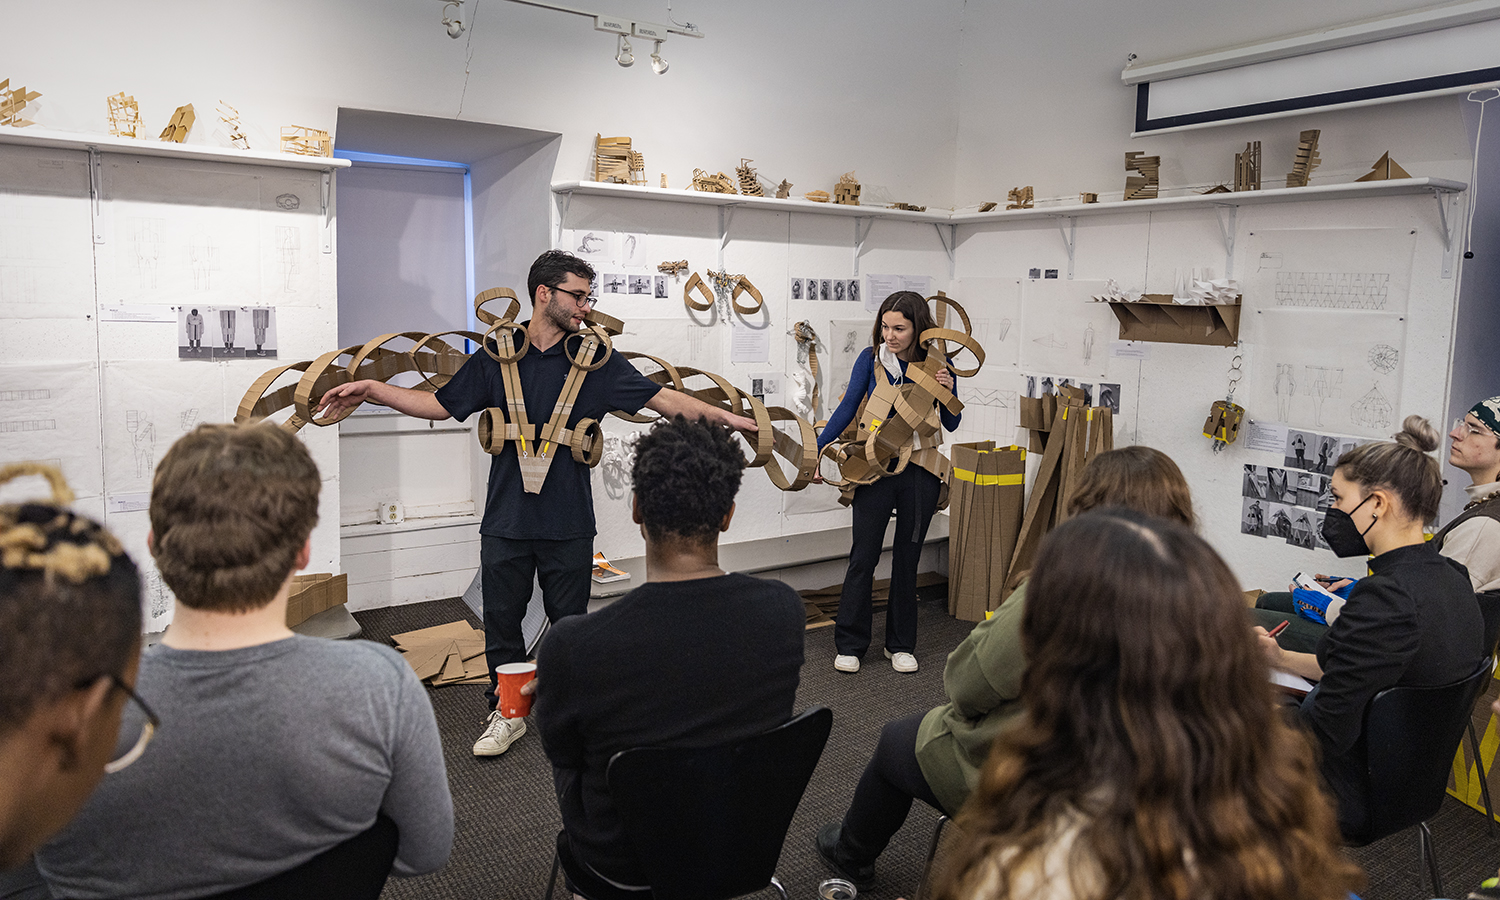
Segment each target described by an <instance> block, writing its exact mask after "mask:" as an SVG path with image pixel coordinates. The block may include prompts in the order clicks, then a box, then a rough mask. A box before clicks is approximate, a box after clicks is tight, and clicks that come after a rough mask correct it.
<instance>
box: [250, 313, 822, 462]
mask: <svg viewBox="0 0 1500 900" xmlns="http://www.w3.org/2000/svg"><path fill="white" fill-rule="evenodd" d="M498 301H505V302H506V308H505V311H504V313H503V314H496V313H495V312H494V311H493V310H491V309H490V308H488V307H489V305H490V304H491V303H496V302H498ZM519 310H520V301H519V300H518V299H517V298H516V295H515V293H514V292H513V291H510V290H509V289H507V288H491V289H490V290H487V291H484V292H482V293H480V294H479V295H478V296H476V297H475V298H474V313H475V316H476V318H478V319H479V320H480V321H481V322H483V323H484V324H485V325H486V326H488V331H486V332H485V333H484V334H478V333H475V332H472V331H450V332H440V333H436V334H423V333H421V332H398V333H392V334H384V335H380V336H378V337H376V338H373V339H372V340H370V341H368V342H367V343H365V344H363V345H359V346H350V347H344V348H342V349H339V350H331V351H329V352H328V353H325V354H323V355H322V356H319V357H318V358H317V359H315V360H304V361H301V362H296V363H291V364H288V365H284V366H278V367H276V368H274V369H270V370H268V371H267V372H265V373H264V374H263V375H261V377H260V378H258V379H256V381H255V383H254V384H253V385H251V387H250V389H249V390H247V391H246V392H245V395H244V397H243V398H242V399H241V401H240V404H239V408H238V409H237V411H236V413H235V421H236V422H245V421H250V420H253V419H263V418H270V419H275V420H277V421H278V422H279V424H280V426H281V427H282V428H283V429H285V430H287V431H289V432H293V433H295V432H297V431H298V430H300V429H301V428H302V427H303V426H305V425H307V424H308V423H309V422H310V423H312V424H314V425H318V426H327V425H333V424H335V423H337V422H339V421H341V420H342V419H344V418H345V417H347V416H348V414H349V412H352V410H346V411H344V412H343V413H341V414H338V415H333V416H324V417H323V418H314V416H313V410H314V409H316V407H317V404H318V401H319V400H320V399H321V398H322V396H323V394H324V393H325V392H327V391H328V390H330V389H331V388H333V387H336V386H338V385H341V384H346V383H348V382H350V381H358V380H362V379H373V380H377V381H390V380H391V379H393V378H396V377H397V376H401V375H404V374H405V373H414V374H415V375H416V377H417V378H418V379H419V381H418V383H416V384H414V385H413V387H415V388H416V389H418V390H426V391H436V390H437V389H438V388H439V387H441V386H442V385H444V384H446V383H447V381H448V379H449V378H451V377H453V375H454V374H455V373H456V372H457V371H458V370H459V368H460V367H461V366H462V365H463V364H464V362H465V361H466V360H467V359H468V356H469V354H468V353H466V352H465V351H464V350H463V349H461V344H460V343H459V341H460V340H461V339H465V340H468V341H472V342H474V343H475V344H477V345H478V346H481V347H483V348H484V349H485V352H487V353H490V355H491V356H492V357H494V358H496V360H497V361H500V362H502V364H503V363H504V360H503V359H501V358H500V354H501V350H500V348H499V346H498V338H499V336H501V335H515V336H516V338H517V339H518V340H519V339H520V336H521V335H525V329H524V328H523V326H521V325H520V324H518V323H516V322H515V315H516V313H517V312H519ZM587 325H588V328H587V329H586V330H585V331H583V332H579V333H576V334H574V335H570V336H569V337H567V338H566V339H565V340H566V341H567V342H568V344H569V347H568V348H567V349H568V352H569V357H570V358H571V359H573V361H574V364H575V366H576V367H577V368H578V369H584V368H585V367H588V368H598V367H599V366H602V365H603V364H604V361H605V360H607V359H608V358H609V354H611V353H613V352H615V351H614V345H613V337H615V336H618V335H619V334H620V333H621V332H622V330H623V328H624V323H623V322H621V321H619V320H618V319H614V318H612V317H610V316H607V315H605V314H603V313H600V312H599V311H598V310H591V311H590V312H589V314H588V317H587ZM575 339H576V340H577V341H578V342H579V343H578V345H577V346H574V345H573V342H574V341H575ZM506 343H507V344H508V345H509V346H508V347H507V348H506V350H505V351H504V353H505V354H510V355H514V357H515V359H514V360H512V361H513V362H514V361H516V360H519V358H520V354H524V352H525V346H526V345H525V343H522V344H520V345H519V346H520V349H516V347H517V346H518V345H516V344H514V343H512V342H511V340H510V339H509V338H507V339H506ZM585 345H591V346H585ZM601 354H602V355H601ZM624 356H625V358H626V359H644V360H646V361H647V362H648V363H651V364H652V365H654V366H655V367H656V371H654V372H648V373H646V377H647V378H648V379H650V380H652V381H654V382H656V383H657V384H660V385H663V386H666V387H671V388H673V389H675V390H679V391H683V392H684V393H687V394H690V395H692V396H694V397H696V398H698V399H699V400H702V401H704V402H706V403H710V404H713V405H716V406H718V407H720V408H721V409H725V410H728V411H730V412H733V413H734V414H736V415H740V416H745V417H747V418H750V419H753V420H755V423H756V427H757V429H758V432H757V434H756V437H755V440H754V443H753V444H752V446H751V450H752V455H751V458H750V460H749V461H748V463H747V465H748V466H750V467H752V468H755V467H764V468H765V470H766V474H767V476H768V477H769V478H770V479H771V482H772V483H773V484H775V485H776V486H777V487H778V488H781V489H782V490H786V491H796V490H801V489H802V488H803V487H805V486H807V484H809V483H810V482H811V480H812V477H813V474H814V473H815V472H816V470H817V438H816V435H815V434H814V432H813V427H812V424H811V423H809V422H808V421H807V420H805V419H802V418H800V417H798V416H797V415H795V414H794V413H792V412H791V411H790V410H787V409H785V408H783V407H779V406H775V407H767V406H766V405H765V404H763V403H761V402H760V401H759V400H757V399H756V398H755V397H753V396H751V395H749V394H747V393H745V392H743V391H741V390H739V389H737V388H735V387H734V386H733V385H731V384H730V383H729V382H728V381H727V380H725V379H724V378H722V377H720V376H718V375H715V374H713V373H712V372H705V371H702V370H700V369H694V368H688V367H680V368H679V367H675V366H673V365H671V364H670V363H667V362H666V361H664V360H662V359H659V358H657V357H654V356H648V355H646V354H643V353H628V352H627V353H624ZM705 381H706V382H708V383H707V384H704V382H705ZM480 415H481V416H482V418H481V421H480V427H479V429H477V430H478V432H479V436H480V441H481V444H482V445H484V447H485V450H486V451H488V452H490V453H499V452H501V450H503V448H504V444H505V443H506V442H507V441H517V442H519V439H520V436H521V435H522V434H523V433H525V434H526V440H527V441H528V442H532V443H534V442H535V440H536V436H537V435H536V433H535V427H534V426H529V425H528V424H527V423H524V422H520V421H510V420H509V419H508V418H507V409H505V408H499V407H496V408H491V409H488V410H485V411H484V412H482V413H481V414H480ZM612 415H614V416H617V417H619V418H621V419H625V420H626V421H629V422H649V421H652V420H653V419H654V418H655V416H654V415H630V414H626V413H623V412H620V411H616V412H614V413H612ZM527 428H530V429H532V430H531V432H530V433H527V432H526V431H525V430H526V429H527ZM554 432H555V433H554V435H553V436H554V438H555V439H556V442H557V445H558V446H557V447H556V448H550V447H549V448H546V449H545V450H542V451H541V452H542V453H548V452H552V451H553V450H554V449H555V450H556V451H559V452H560V451H562V450H564V449H565V450H567V451H568V452H570V453H572V454H573V457H574V459H576V460H578V461H579V462H584V463H586V464H587V465H589V466H594V465H597V464H598V463H599V460H600V459H601V457H602V456H603V443H604V435H603V432H602V431H601V430H600V429H599V426H598V423H596V422H590V423H584V422H580V423H578V427H577V428H574V429H561V428H558V429H554ZM564 432H566V434H564ZM497 438H498V439H497ZM528 452H536V450H535V449H533V450H531V451H528ZM774 456H780V457H782V458H783V459H785V460H787V461H788V462H789V463H790V465H791V469H790V470H785V469H783V468H782V465H781V464H780V463H774V462H773V459H772V458H773V457H774ZM789 472H790V474H788V473H789Z"/></svg>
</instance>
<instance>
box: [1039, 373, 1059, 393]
mask: <svg viewBox="0 0 1500 900" xmlns="http://www.w3.org/2000/svg"><path fill="white" fill-rule="evenodd" d="M1055 393H1057V385H1056V383H1054V382H1053V380H1052V376H1051V375H1043V376H1042V396H1043V397H1045V396H1047V395H1048V394H1055Z"/></svg>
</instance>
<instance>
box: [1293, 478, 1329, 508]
mask: <svg viewBox="0 0 1500 900" xmlns="http://www.w3.org/2000/svg"><path fill="white" fill-rule="evenodd" d="M1327 480H1328V479H1327V478H1326V477H1325V476H1323V475H1314V474H1313V473H1311V472H1298V473H1297V505H1298V506H1306V507H1308V508H1309V509H1311V508H1313V507H1315V506H1317V505H1318V495H1320V494H1322V493H1323V482H1324V481H1327Z"/></svg>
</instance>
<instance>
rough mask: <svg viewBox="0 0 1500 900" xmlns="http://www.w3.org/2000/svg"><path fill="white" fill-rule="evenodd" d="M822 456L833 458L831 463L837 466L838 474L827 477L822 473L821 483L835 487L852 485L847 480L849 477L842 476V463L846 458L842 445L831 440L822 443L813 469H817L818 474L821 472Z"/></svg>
mask: <svg viewBox="0 0 1500 900" xmlns="http://www.w3.org/2000/svg"><path fill="white" fill-rule="evenodd" d="M814 446H816V445H814ZM824 457H827V458H828V459H831V460H833V464H834V465H835V466H837V467H838V470H839V475H838V477H837V478H829V477H828V476H827V475H824V476H823V483H824V484H831V485H833V486H834V487H836V488H841V487H846V486H852V485H853V482H851V481H849V479H848V478H846V477H845V476H844V463H845V460H846V454H845V453H844V445H843V444H842V443H840V442H838V441H833V442H830V443H828V444H824V445H823V449H822V450H819V451H818V455H817V468H816V469H815V471H817V472H818V473H819V474H821V473H822V468H823V459H824Z"/></svg>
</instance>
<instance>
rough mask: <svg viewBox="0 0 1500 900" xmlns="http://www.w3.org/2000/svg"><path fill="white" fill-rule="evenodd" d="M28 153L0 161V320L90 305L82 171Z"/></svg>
mask: <svg viewBox="0 0 1500 900" xmlns="http://www.w3.org/2000/svg"><path fill="white" fill-rule="evenodd" d="M34 152H35V151H28V150H27V149H26V148H10V149H9V150H8V151H7V157H11V156H12V155H14V157H15V158H7V159H5V160H3V161H0V318H8V319H12V318H15V319H34V318H53V317H58V318H61V317H69V318H77V319H82V318H83V317H84V316H87V315H89V314H91V313H93V312H94V305H95V299H94V286H93V281H94V267H93V263H92V260H93V256H94V244H93V225H92V222H91V220H90V203H89V197H88V183H89V181H88V172H87V170H86V168H85V167H84V165H83V164H81V163H77V162H74V161H73V160H63V159H50V158H38V157H36V156H34V155H33V154H34ZM33 173H35V174H33ZM38 181H40V182H41V183H40V184H38V183H37V182H38ZM80 184H81V185H82V187H81V188H80V186H79V185H80Z"/></svg>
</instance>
